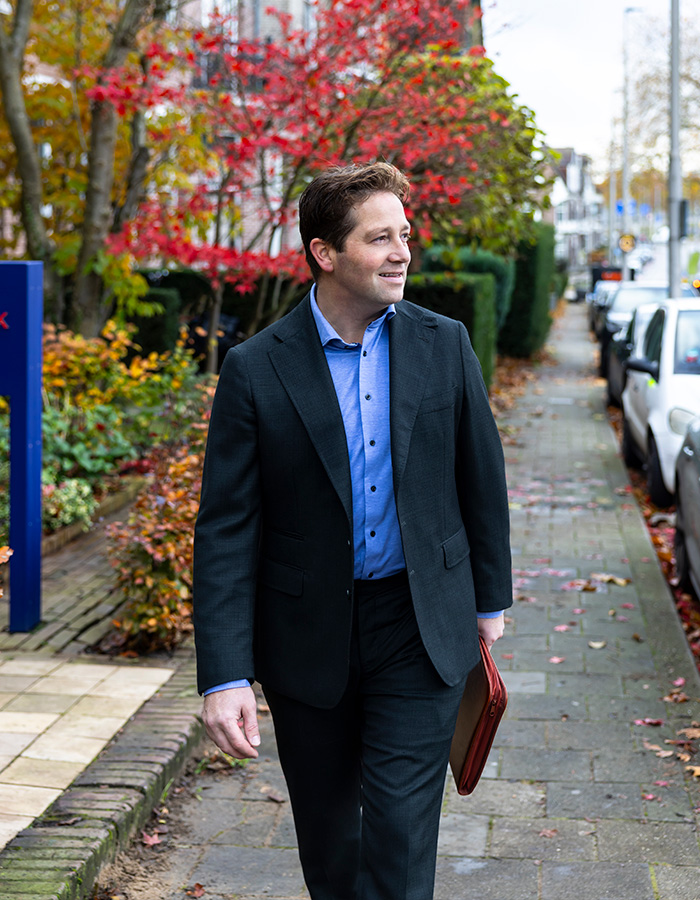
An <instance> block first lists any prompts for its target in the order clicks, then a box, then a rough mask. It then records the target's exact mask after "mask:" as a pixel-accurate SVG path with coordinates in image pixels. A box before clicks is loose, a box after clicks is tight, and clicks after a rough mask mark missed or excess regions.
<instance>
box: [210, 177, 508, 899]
mask: <svg viewBox="0 0 700 900" xmlns="http://www.w3.org/2000/svg"><path fill="white" fill-rule="evenodd" d="M407 193H408V182H407V180H406V178H405V177H404V176H403V175H402V174H401V173H400V172H399V171H398V170H397V169H395V168H394V167H393V166H390V165H388V164H386V163H376V164H374V165H369V166H349V167H347V168H336V169H330V170H329V171H327V172H325V173H324V174H322V175H321V176H319V177H318V178H316V179H315V180H314V181H313V182H312V183H311V184H310V185H309V186H308V188H307V189H306V191H305V192H304V194H303V196H302V197H301V201H300V207H299V220H300V226H299V227H300V231H301V235H302V240H303V243H304V248H305V252H306V258H307V260H308V263H309V266H310V268H311V270H312V273H313V275H314V279H315V286H314V288H313V289H312V291H311V293H310V295H309V296H307V297H306V298H305V299H304V300H303V301H302V303H301V304H300V305H299V306H298V307H297V308H296V309H294V310H293V311H292V312H291V313H289V315H287V316H286V317H285V318H284V319H282V320H281V321H279V322H277V323H275V324H274V325H272V326H270V327H269V328H267V329H265V330H264V331H263V332H261V333H260V334H258V335H256V336H255V337H252V338H250V340H248V341H246V342H245V343H243V344H241V345H240V346H238V347H236V348H234V349H233V350H231V351H229V353H228V355H227V357H226V361H225V363H224V366H223V368H222V371H221V376H220V380H219V386H218V389H217V393H216V398H215V401H214V407H213V411H212V419H211V426H210V431H209V443H208V448H207V458H206V463H205V470H204V479H203V488H202V501H201V507H200V512H199V517H198V521H197V528H196V536H195V607H194V608H195V635H196V643H197V658H198V673H199V689H200V691H201V692H203V693H205V700H204V721H205V724H206V727H207V731H208V733H209V735H210V736H211V737H212V739H213V740H214V741H215V742H216V743H217V744H218V746H219V747H221V749H222V750H224V751H226V752H227V753H230V754H232V755H234V756H236V757H255V756H257V750H256V749H255V748H256V747H257V746H258V745H259V735H258V730H257V724H256V704H255V696H254V694H253V691H252V689H251V687H250V686H249V683H250V682H251V681H252V680H253V679H257V680H258V681H259V682H260V683H261V685H262V688H263V690H264V692H265V696H266V698H267V701H268V704H269V706H270V709H271V712H272V716H273V721H274V724H275V734H276V738H277V744H278V749H279V754H280V760H281V763H282V767H283V770H284V774H285V777H286V780H287V785H288V788H289V792H290V799H291V803H292V810H293V813H294V819H295V825H296V830H297V837H298V843H299V854H300V858H301V862H302V867H303V870H304V877H305V879H306V883H307V886H308V889H309V892H310V894H311V897H312V898H313V900H429V898H431V897H432V896H433V884H434V877H435V860H436V847H437V833H438V824H439V816H440V807H441V801H442V793H443V788H444V781H445V771H446V766H447V759H448V755H449V748H450V742H451V738H452V734H453V731H454V724H455V719H456V715H457V709H458V706H459V702H460V698H461V695H462V691H463V688H464V683H465V680H466V677H467V675H468V673H469V671H470V670H471V669H472V668H473V666H474V665H475V664H476V662H477V661H478V658H479V650H478V637H477V635H478V633H479V632H480V633H481V634H482V635H483V636H484V638H485V640H486V642H487V644H488V645H489V646H490V645H491V644H493V642H494V641H495V640H496V639H497V638H499V637H500V636H501V634H502V632H503V610H504V609H506V608H507V607H508V606H510V605H511V602H512V597H511V582H510V548H509V525H508V508H507V500H506V488H505V479H504V466H503V454H502V450H501V445H500V440H499V436H498V432H497V430H496V427H495V424H494V421H493V417H492V415H491V411H490V408H489V405H488V400H487V395H486V391H485V388H484V384H483V381H482V378H481V371H480V368H479V364H478V361H477V359H476V357H475V355H474V353H473V351H472V349H471V346H470V343H469V339H468V336H467V332H466V329H465V328H464V326H463V325H461V324H460V323H458V322H455V321H453V320H450V319H446V318H443V317H441V316H438V315H435V314H434V313H431V312H428V311H427V310H424V309H421V308H419V307H417V306H414V305H412V304H410V303H408V302H407V301H404V300H402V297H403V290H404V285H405V281H406V272H407V268H408V263H409V261H410V258H411V255H410V252H409V248H408V241H409V234H410V227H409V223H408V221H407V219H406V216H405V213H404V206H403V203H404V201H405V199H406V196H407ZM477 614H479V616H480V617H479V618H478V625H477Z"/></svg>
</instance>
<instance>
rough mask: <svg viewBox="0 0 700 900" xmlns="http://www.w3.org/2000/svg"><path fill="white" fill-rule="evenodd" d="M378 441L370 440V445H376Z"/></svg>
mask: <svg viewBox="0 0 700 900" xmlns="http://www.w3.org/2000/svg"><path fill="white" fill-rule="evenodd" d="M376 443H377V442H376V441H370V442H369V445H370V447H374V445H375V444H376Z"/></svg>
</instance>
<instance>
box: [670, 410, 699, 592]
mask: <svg viewBox="0 0 700 900" xmlns="http://www.w3.org/2000/svg"><path fill="white" fill-rule="evenodd" d="M675 547H676V572H677V574H678V586H679V587H680V588H681V590H683V591H686V592H688V593H690V592H692V593H694V594H695V596H696V597H700V418H697V419H694V420H693V422H691V424H690V426H689V428H688V431H687V432H686V436H685V438H684V440H683V444H682V446H681V452H680V453H679V454H678V458H677V460H676V537H675Z"/></svg>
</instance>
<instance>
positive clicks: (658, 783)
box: [654, 781, 671, 787]
mask: <svg viewBox="0 0 700 900" xmlns="http://www.w3.org/2000/svg"><path fill="white" fill-rule="evenodd" d="M670 784H671V782H670V781H655V782H654V787H668V786H669V785H670Z"/></svg>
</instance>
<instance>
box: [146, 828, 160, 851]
mask: <svg viewBox="0 0 700 900" xmlns="http://www.w3.org/2000/svg"><path fill="white" fill-rule="evenodd" d="M141 840H142V841H143V843H144V844H145V845H146V846H147V847H153V846H155V844H160V843H162V841H161V839H160V838H159V837H158V835H157V834H147V833H146V832H145V831H142V832H141Z"/></svg>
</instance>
